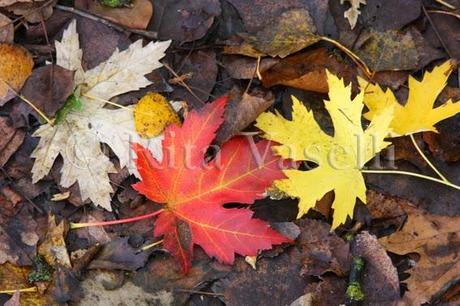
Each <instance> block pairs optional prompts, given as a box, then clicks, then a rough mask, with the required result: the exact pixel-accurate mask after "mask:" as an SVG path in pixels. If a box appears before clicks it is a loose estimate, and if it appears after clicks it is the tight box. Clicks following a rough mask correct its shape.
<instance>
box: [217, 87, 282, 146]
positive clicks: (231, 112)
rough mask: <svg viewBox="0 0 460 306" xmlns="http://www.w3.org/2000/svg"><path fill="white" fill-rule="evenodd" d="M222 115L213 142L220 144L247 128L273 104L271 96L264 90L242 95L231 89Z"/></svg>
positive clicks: (237, 89) (237, 90)
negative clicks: (222, 120)
mask: <svg viewBox="0 0 460 306" xmlns="http://www.w3.org/2000/svg"><path fill="white" fill-rule="evenodd" d="M228 97H229V102H228V103H227V107H226V109H225V113H224V123H223V124H222V125H221V126H220V128H219V130H218V131H217V134H216V138H215V142H216V143H217V144H222V143H224V142H225V141H227V140H228V139H230V138H231V137H233V136H235V135H236V134H238V133H239V132H240V131H242V130H243V129H245V128H246V127H247V126H249V125H250V124H251V123H252V122H253V121H254V120H256V118H257V117H258V116H259V115H260V114H261V113H262V112H264V111H266V110H267V109H268V108H269V107H270V106H272V105H273V103H274V102H275V98H274V96H273V94H272V93H271V92H269V91H264V90H261V89H259V90H253V91H252V92H251V93H246V92H244V93H242V91H241V90H240V89H239V88H236V87H235V88H233V89H232V90H231V91H230V93H229V96H228Z"/></svg>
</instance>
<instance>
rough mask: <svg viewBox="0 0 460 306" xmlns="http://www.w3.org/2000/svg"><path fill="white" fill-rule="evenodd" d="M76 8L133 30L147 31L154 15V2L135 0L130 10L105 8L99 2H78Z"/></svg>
mask: <svg viewBox="0 0 460 306" xmlns="http://www.w3.org/2000/svg"><path fill="white" fill-rule="evenodd" d="M75 7H76V8H77V9H80V10H84V11H88V12H90V13H91V14H94V15H97V16H101V17H103V18H105V19H108V20H111V21H113V22H115V23H118V24H121V25H123V26H125V27H128V28H132V29H141V30H145V29H146V28H147V26H148V25H149V22H150V19H151V18H152V15H153V6H152V2H150V1H149V0H135V1H133V6H132V7H129V8H112V7H106V6H103V5H102V4H101V3H100V1H97V0H77V1H75Z"/></svg>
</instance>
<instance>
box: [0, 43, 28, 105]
mask: <svg viewBox="0 0 460 306" xmlns="http://www.w3.org/2000/svg"><path fill="white" fill-rule="evenodd" d="M33 65H34V62H33V60H32V56H31V55H30V54H29V52H27V51H26V50H25V49H24V48H22V47H19V46H15V45H9V44H0V106H2V105H3V104H5V103H6V102H8V101H9V100H11V98H13V97H14V96H15V93H14V92H13V91H12V90H11V89H10V87H11V88H12V89H13V90H14V91H16V92H17V91H19V90H20V89H21V87H22V85H23V84H24V82H25V81H26V79H27V78H28V77H29V75H30V74H31V73H32V67H33Z"/></svg>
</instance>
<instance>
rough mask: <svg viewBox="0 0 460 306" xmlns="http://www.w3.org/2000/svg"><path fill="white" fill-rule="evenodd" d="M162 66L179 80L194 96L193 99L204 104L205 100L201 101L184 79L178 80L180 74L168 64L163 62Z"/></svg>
mask: <svg viewBox="0 0 460 306" xmlns="http://www.w3.org/2000/svg"><path fill="white" fill-rule="evenodd" d="M163 66H164V67H165V68H166V69H168V71H169V72H171V73H172V75H173V76H174V77H175V78H176V79H177V80H179V84H180V85H181V86H182V87H184V88H185V89H187V91H188V92H189V93H190V94H191V95H192V96H194V97H195V99H198V101H200V102H201V103H203V104H205V103H206V102H205V101H203V100H202V99H201V98H200V97H198V96H197V95H196V94H195V93H194V92H193V90H192V89H191V88H190V87H189V86H188V85H187V84H186V83H185V82H184V81H181V80H180V76H179V75H178V74H177V73H176V72H175V71H174V70H173V69H172V68H171V67H170V66H169V65H168V64H163Z"/></svg>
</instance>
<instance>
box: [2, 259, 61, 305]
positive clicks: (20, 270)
mask: <svg viewBox="0 0 460 306" xmlns="http://www.w3.org/2000/svg"><path fill="white" fill-rule="evenodd" d="M29 273H30V268H28V267H17V266H14V265H12V264H9V263H6V264H2V265H0V288H1V290H19V289H26V288H30V287H32V286H33V285H31V284H30V283H29V281H28V275H29ZM20 305H22V306H42V305H54V303H53V300H52V299H51V297H50V296H49V295H48V294H40V293H38V292H30V293H29V292H24V293H21V298H20Z"/></svg>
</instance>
